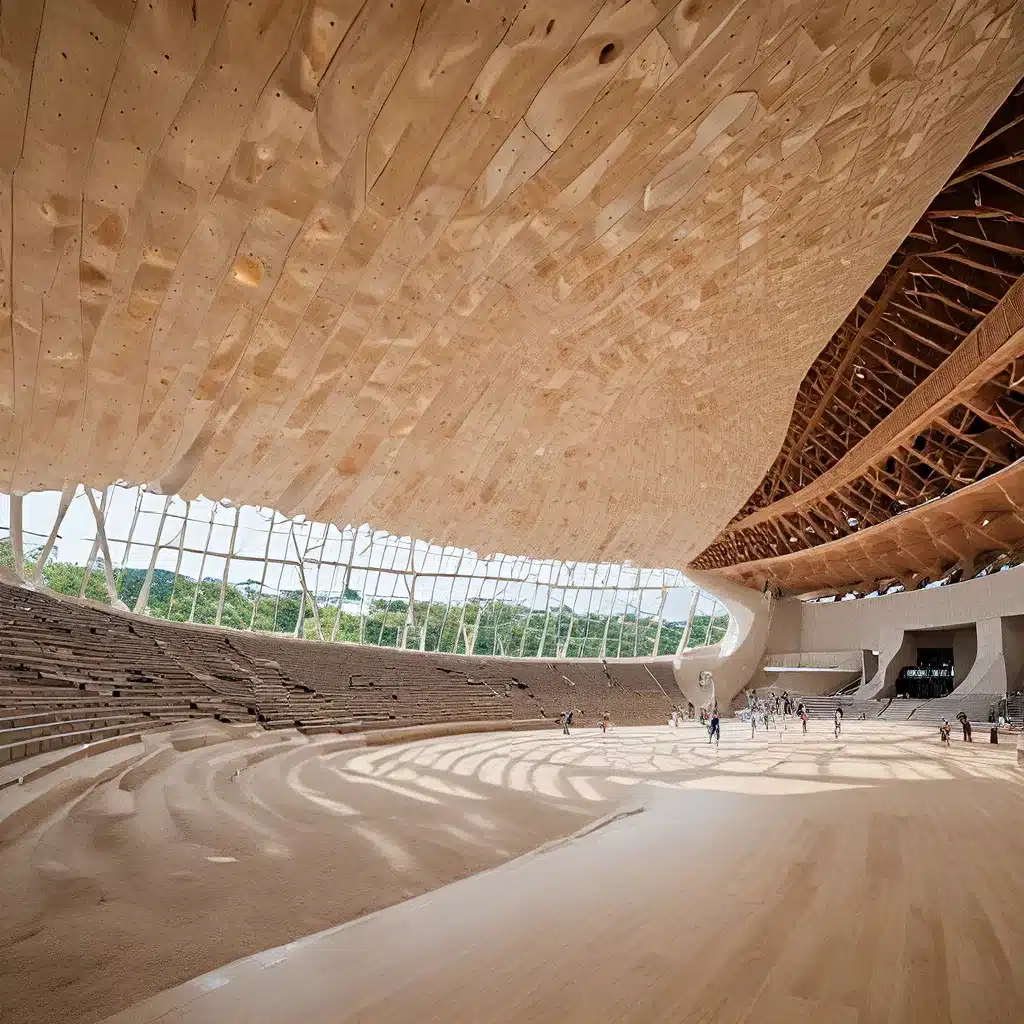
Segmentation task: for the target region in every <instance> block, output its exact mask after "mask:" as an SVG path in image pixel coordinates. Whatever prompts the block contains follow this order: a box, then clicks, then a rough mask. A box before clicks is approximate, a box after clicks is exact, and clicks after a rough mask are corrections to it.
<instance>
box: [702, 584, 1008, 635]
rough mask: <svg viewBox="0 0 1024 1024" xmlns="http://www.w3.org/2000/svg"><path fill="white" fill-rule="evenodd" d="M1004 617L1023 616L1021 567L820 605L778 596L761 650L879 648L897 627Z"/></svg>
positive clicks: (958, 623) (928, 626) (936, 626)
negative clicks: (918, 588) (764, 647)
mask: <svg viewBox="0 0 1024 1024" xmlns="http://www.w3.org/2000/svg"><path fill="white" fill-rule="evenodd" d="M702 586H703V584H702ZM1007 616H1024V566H1021V567H1018V568H1016V569H1009V570H1007V571H1006V572H998V573H994V574H993V575H991V576H984V577H982V578H981V579H977V580H970V581H968V582H967V583H954V584H953V585H951V586H946V587H934V588H933V589H931V590H914V591H910V592H909V593H902V594H891V595H890V596H888V597H869V598H863V599H861V600H857V601H832V602H829V603H823V604H813V603H811V602H804V601H798V600H796V599H795V598H790V599H787V600H785V601H780V602H779V603H778V605H777V607H776V609H775V612H774V614H773V616H772V629H771V633H770V634H769V637H768V643H767V646H766V651H765V653H767V654H775V653H787V652H790V651H844V650H852V649H854V648H862V649H866V650H871V651H881V650H882V648H883V646H884V643H883V641H884V639H885V637H886V636H887V634H889V633H890V632H891V631H892V630H893V629H896V628H898V629H903V630H906V629H941V628H943V627H948V626H963V625H968V624H970V623H973V622H977V621H978V620H979V619H986V618H1005V617H1007Z"/></svg>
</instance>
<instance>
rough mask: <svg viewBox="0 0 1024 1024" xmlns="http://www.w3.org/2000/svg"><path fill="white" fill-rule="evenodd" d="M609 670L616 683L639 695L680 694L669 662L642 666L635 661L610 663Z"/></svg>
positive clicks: (657, 662)
mask: <svg viewBox="0 0 1024 1024" xmlns="http://www.w3.org/2000/svg"><path fill="white" fill-rule="evenodd" d="M607 668H608V674H609V675H610V676H611V678H612V679H613V681H614V682H616V683H618V684H619V685H620V686H624V687H626V688H627V689H629V690H634V691H635V692H637V693H662V692H664V693H667V694H672V693H674V692H678V688H677V687H676V682H675V676H674V675H673V674H672V665H671V663H669V662H663V661H652V662H648V663H646V664H642V663H638V662H635V661H624V662H615V661H609V662H608V664H607Z"/></svg>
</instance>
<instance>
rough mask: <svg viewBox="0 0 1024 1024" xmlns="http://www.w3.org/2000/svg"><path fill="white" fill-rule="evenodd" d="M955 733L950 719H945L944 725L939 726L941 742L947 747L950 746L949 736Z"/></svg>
mask: <svg viewBox="0 0 1024 1024" xmlns="http://www.w3.org/2000/svg"><path fill="white" fill-rule="evenodd" d="M952 731H953V726H951V725H950V724H949V719H948V718H947V719H945V720H944V721H943V723H942V725H940V726H939V742H940V743H942V744H944V745H945V746H947V747H948V746H949V734H950V733H951V732H952Z"/></svg>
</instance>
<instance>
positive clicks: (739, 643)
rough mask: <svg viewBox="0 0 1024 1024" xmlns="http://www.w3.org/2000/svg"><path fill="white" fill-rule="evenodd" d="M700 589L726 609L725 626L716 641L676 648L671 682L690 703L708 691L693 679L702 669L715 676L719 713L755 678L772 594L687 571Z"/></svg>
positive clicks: (701, 700) (769, 619) (703, 698)
mask: <svg viewBox="0 0 1024 1024" xmlns="http://www.w3.org/2000/svg"><path fill="white" fill-rule="evenodd" d="M687 575H688V576H689V577H690V579H691V580H692V581H693V583H694V584H695V585H696V586H698V587H699V588H700V589H701V590H703V591H704V592H705V593H708V594H711V596H712V597H714V598H715V599H716V600H717V601H719V602H721V604H722V605H724V606H725V609H726V610H727V611H728V612H729V628H728V629H727V630H726V633H725V636H724V637H722V639H721V641H720V642H719V643H717V644H712V645H711V646H707V647H694V648H692V649H690V650H686V651H680V652H679V653H678V654H677V655H676V657H675V658H674V659H673V661H672V671H673V674H674V675H675V679H676V685H677V686H678V687H679V689H680V690H681V691H682V693H683V695H684V696H685V697H686V699H687V700H688V701H689V702H690V703H691V704H693V706H694V707H700V705H701V704H703V703H705V702H706V701H707V699H708V694H707V693H705V692H704V691H702V690H701V688H700V686H699V685H698V683H697V679H698V677H699V675H700V673H701V672H702V671H703V670H705V669H707V670H708V671H710V672H711V673H712V675H713V676H714V680H715V696H716V697H717V699H718V706H719V708H720V709H721V711H722V712H723V714H726V713H728V708H729V704H730V702H731V701H732V699H733V697H735V696H736V694H737V693H739V692H740V690H742V689H743V688H744V687H745V686H747V685H749V684H750V681H751V680H752V679H754V678H755V675H756V673H757V670H758V667H759V666H760V664H761V659H762V658H763V657H764V652H765V647H766V646H767V643H768V630H769V627H770V626H771V622H772V609H773V608H774V606H775V601H774V598H773V597H772V596H771V595H770V594H764V593H762V592H761V591H760V590H752V589H751V588H750V587H741V586H740V585H739V584H738V583H733V582H731V581H730V580H726V579H723V578H722V577H721V576H718V575H716V574H715V573H708V572H688V573H687Z"/></svg>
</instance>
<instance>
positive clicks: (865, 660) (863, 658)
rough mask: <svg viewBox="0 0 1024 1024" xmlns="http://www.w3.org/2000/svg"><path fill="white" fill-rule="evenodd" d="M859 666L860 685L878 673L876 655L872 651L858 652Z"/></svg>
mask: <svg viewBox="0 0 1024 1024" xmlns="http://www.w3.org/2000/svg"><path fill="white" fill-rule="evenodd" d="M860 664H861V675H860V681H861V685H863V684H864V683H866V682H867V681H868V680H869V679H871V678H872V676H874V674H875V673H876V672H877V671H878V655H877V654H875V652H874V651H868V650H862V651H861V652H860Z"/></svg>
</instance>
